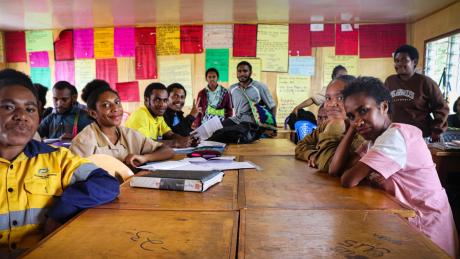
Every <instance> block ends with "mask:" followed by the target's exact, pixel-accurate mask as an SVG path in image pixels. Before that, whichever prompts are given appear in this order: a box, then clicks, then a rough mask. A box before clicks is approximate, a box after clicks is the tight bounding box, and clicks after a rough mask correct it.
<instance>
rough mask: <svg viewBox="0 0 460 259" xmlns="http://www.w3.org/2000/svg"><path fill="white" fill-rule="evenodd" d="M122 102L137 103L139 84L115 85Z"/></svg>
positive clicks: (135, 82) (138, 99)
mask: <svg viewBox="0 0 460 259" xmlns="http://www.w3.org/2000/svg"><path fill="white" fill-rule="evenodd" d="M116 88H117V92H118V95H119V96H120V100H121V101H122V102H139V101H140V98H139V83H138V82H137V81H132V82H123V83H117V84H116Z"/></svg>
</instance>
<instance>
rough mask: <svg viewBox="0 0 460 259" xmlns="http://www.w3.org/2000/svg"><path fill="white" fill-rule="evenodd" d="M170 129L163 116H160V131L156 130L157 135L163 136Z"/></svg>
mask: <svg viewBox="0 0 460 259" xmlns="http://www.w3.org/2000/svg"><path fill="white" fill-rule="evenodd" d="M169 131H171V128H170V127H169V126H168V124H166V121H165V120H164V118H162V120H161V123H160V132H158V136H163V135H164V134H165V133H167V132H169Z"/></svg>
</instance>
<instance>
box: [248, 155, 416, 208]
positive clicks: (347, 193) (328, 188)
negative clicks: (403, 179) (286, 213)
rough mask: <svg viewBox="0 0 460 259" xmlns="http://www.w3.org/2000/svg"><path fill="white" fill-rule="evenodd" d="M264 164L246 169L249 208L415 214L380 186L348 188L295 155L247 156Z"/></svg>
mask: <svg viewBox="0 0 460 259" xmlns="http://www.w3.org/2000/svg"><path fill="white" fill-rule="evenodd" d="M241 159H242V160H247V161H251V162H253V163H255V164H257V165H259V166H260V167H262V168H263V170H262V171H256V170H254V169H250V170H243V171H242V172H240V174H244V178H245V182H244V192H245V198H246V206H245V207H247V208H282V209H348V210H387V211H391V212H395V213H399V214H401V215H403V216H405V217H413V216H414V215H415V214H414V212H413V211H412V210H410V209H407V208H405V207H404V206H402V205H401V203H399V202H398V201H397V200H396V199H394V198H393V197H392V196H390V195H389V194H387V193H386V192H384V191H381V190H379V189H375V188H371V187H369V186H358V187H355V188H344V187H342V186H341V185H340V181H339V179H338V178H336V177H331V176H328V175H327V174H325V173H321V172H318V171H317V170H315V169H312V168H309V167H308V166H307V164H306V162H303V161H299V160H296V159H295V158H294V157H291V156H244V157H241Z"/></svg>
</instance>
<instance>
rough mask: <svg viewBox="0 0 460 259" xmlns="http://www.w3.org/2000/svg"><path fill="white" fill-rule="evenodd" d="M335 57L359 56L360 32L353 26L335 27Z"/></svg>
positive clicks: (337, 25) (341, 25)
mask: <svg viewBox="0 0 460 259" xmlns="http://www.w3.org/2000/svg"><path fill="white" fill-rule="evenodd" d="M335 55H336V56H340V55H358V30H357V29H355V28H353V25H351V24H336V25H335Z"/></svg>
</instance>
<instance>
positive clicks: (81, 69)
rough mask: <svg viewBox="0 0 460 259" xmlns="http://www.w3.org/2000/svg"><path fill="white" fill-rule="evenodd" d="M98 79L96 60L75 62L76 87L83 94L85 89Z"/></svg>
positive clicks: (78, 60)
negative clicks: (82, 91) (88, 84)
mask: <svg viewBox="0 0 460 259" xmlns="http://www.w3.org/2000/svg"><path fill="white" fill-rule="evenodd" d="M95 78H96V60H95V59H76V60H75V87H77V90H78V92H81V90H82V89H83V87H85V85H86V84H87V83H89V82H90V81H92V80H94V79H95Z"/></svg>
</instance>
